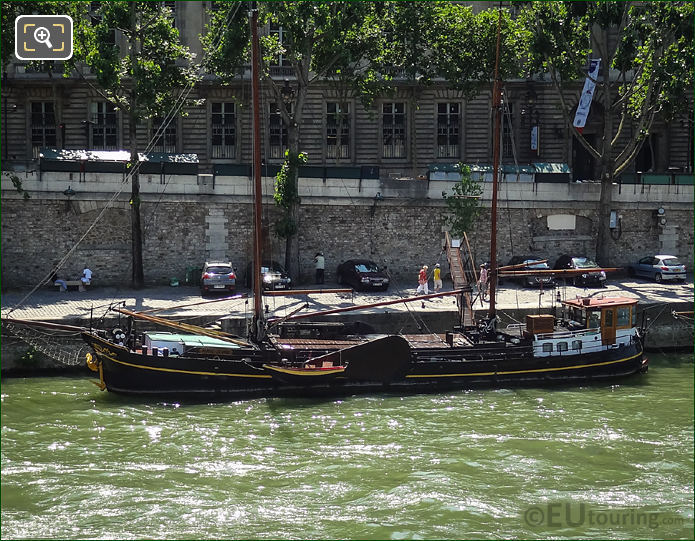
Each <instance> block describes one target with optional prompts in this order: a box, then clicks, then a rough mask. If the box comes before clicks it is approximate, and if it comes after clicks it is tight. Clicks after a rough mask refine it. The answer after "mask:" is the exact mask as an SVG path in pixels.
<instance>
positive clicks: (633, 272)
mask: <svg viewBox="0 0 695 541" xmlns="http://www.w3.org/2000/svg"><path fill="white" fill-rule="evenodd" d="M627 274H628V276H632V277H634V276H635V269H633V268H632V267H628V268H627Z"/></svg>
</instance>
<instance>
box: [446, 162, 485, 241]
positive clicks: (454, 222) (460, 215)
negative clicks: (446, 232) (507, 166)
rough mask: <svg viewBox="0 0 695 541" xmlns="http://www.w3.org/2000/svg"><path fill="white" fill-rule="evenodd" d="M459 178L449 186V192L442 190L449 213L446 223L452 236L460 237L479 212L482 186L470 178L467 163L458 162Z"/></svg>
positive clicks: (468, 228) (468, 229) (467, 229)
mask: <svg viewBox="0 0 695 541" xmlns="http://www.w3.org/2000/svg"><path fill="white" fill-rule="evenodd" d="M459 169H460V171H461V180H459V181H458V182H457V183H456V184H454V185H453V186H452V187H451V191H452V193H451V194H447V193H446V192H442V197H443V198H444V200H445V201H446V206H447V209H448V210H449V214H448V216H447V217H446V223H447V225H448V226H449V227H450V229H451V234H452V236H454V237H458V238H460V237H462V236H463V234H464V233H467V232H468V231H470V228H471V226H472V225H473V223H474V222H475V219H476V218H477V217H478V214H480V208H481V207H480V196H481V195H482V194H483V187H482V186H481V184H480V182H477V181H475V180H473V179H472V178H471V170H470V168H469V167H468V166H467V165H463V164H459Z"/></svg>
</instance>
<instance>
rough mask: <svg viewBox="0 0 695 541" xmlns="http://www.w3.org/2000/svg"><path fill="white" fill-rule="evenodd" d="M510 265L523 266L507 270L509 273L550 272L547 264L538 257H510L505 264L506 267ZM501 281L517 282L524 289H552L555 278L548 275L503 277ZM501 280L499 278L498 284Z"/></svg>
mask: <svg viewBox="0 0 695 541" xmlns="http://www.w3.org/2000/svg"><path fill="white" fill-rule="evenodd" d="M511 265H524V266H523V267H518V268H515V269H509V270H511V271H525V272H533V271H534V270H542V271H547V270H550V267H549V266H548V264H547V263H546V262H544V261H543V260H542V259H541V258H539V257H531V256H519V255H517V256H514V257H512V258H511V259H510V260H509V263H507V266H511ZM503 279H504V280H509V281H514V282H518V283H520V284H522V285H524V286H526V287H553V286H554V285H555V278H554V277H553V276H552V275H551V274H549V273H540V274H528V275H520V276H505V277H504V278H503ZM503 279H502V278H500V280H499V283H500V284H501V283H502V280H503Z"/></svg>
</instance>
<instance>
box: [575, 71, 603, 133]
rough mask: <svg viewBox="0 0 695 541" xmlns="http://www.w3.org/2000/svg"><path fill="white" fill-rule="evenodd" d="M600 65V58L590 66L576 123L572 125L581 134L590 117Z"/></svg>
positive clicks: (576, 115) (580, 99)
mask: <svg viewBox="0 0 695 541" xmlns="http://www.w3.org/2000/svg"><path fill="white" fill-rule="evenodd" d="M600 65H601V59H600V58H595V59H593V60H592V61H591V64H590V65H589V76H588V77H587V78H586V80H585V81H584V88H583V89H582V95H581V97H580V98H579V104H578V105H577V112H576V114H575V115H574V122H573V123H572V125H573V126H574V127H575V128H577V131H578V132H579V133H581V132H582V130H583V129H584V126H585V125H586V118H587V117H588V116H589V109H590V108H591V100H592V99H593V97H594V88H596V83H595V81H596V79H597V78H598V70H599V67H600Z"/></svg>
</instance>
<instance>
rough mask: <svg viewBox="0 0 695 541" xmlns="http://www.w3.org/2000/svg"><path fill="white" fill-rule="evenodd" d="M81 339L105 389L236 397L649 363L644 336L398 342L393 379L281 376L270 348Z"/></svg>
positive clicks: (430, 386)
mask: <svg viewBox="0 0 695 541" xmlns="http://www.w3.org/2000/svg"><path fill="white" fill-rule="evenodd" d="M394 338H396V337H389V340H390V341H391V342H393V341H394ZM83 339H84V340H85V341H86V342H87V343H88V344H89V345H90V346H91V348H92V350H93V351H94V353H95V356H96V359H97V363H96V364H97V365H98V366H99V368H98V370H99V374H100V378H101V380H102V385H103V386H104V387H105V388H106V389H107V390H109V391H111V392H115V393H121V394H131V395H147V396H176V397H195V396H205V397H214V398H231V399H233V398H242V397H257V396H339V395H346V394H357V393H368V392H396V393H409V392H437V391H443V390H454V389H472V388H479V387H488V388H489V387H492V388H500V387H515V386H544V385H562V384H577V383H582V382H588V381H601V380H612V379H617V378H623V377H627V376H631V375H633V374H636V373H638V372H641V371H644V370H645V368H646V367H645V359H644V357H643V351H642V345H641V343H640V342H639V341H634V342H631V343H630V344H629V345H627V346H621V347H617V348H614V349H609V350H606V351H603V352H600V353H594V354H584V355H576V354H575V355H562V356H561V355H558V356H548V357H542V358H534V357H533V355H532V353H531V348H530V347H527V346H523V345H522V346H519V345H516V346H511V345H509V346H506V345H505V346H500V345H494V344H493V345H486V344H481V345H474V346H471V347H466V348H463V347H462V348H457V347H453V348H439V349H432V348H427V349H418V348H410V349H407V350H405V349H403V348H393V347H392V348H391V349H390V351H393V352H395V353H396V354H397V355H401V356H402V355H406V356H407V358H406V359H405V360H400V361H399V362H398V365H399V370H391V371H390V372H391V373H392V376H391V377H390V378H384V376H383V374H384V371H379V370H375V373H379V374H380V376H379V378H375V379H372V380H370V379H369V378H365V377H364V370H360V372H359V373H357V372H355V375H354V376H351V375H350V373H351V372H350V365H349V361H348V364H347V369H346V370H345V371H344V373H335V374H333V375H332V376H331V377H330V378H325V377H305V378H299V377H297V378H278V377H277V374H275V377H274V374H273V372H272V371H271V370H269V369H268V368H267V367H264V366H263V365H264V364H267V363H269V362H270V363H273V364H275V365H277V364H278V362H281V360H280V359H278V358H277V353H276V351H275V350H271V349H268V350H259V349H255V348H240V349H238V350H235V351H234V353H233V355H229V356H228V358H220V357H186V356H181V357H175V356H169V357H163V356H153V355H146V354H142V353H136V352H133V351H130V350H128V348H126V347H124V346H119V345H115V344H113V343H111V342H109V341H108V340H106V339H104V338H102V337H99V336H97V335H95V334H93V333H89V332H85V333H83ZM404 342H405V341H404ZM390 345H391V346H393V345H394V344H393V343H391V344H390ZM399 349H400V351H399ZM364 351H365V353H367V354H368V356H367V357H365V358H363V359H361V360H360V363H362V365H363V366H367V365H369V364H371V365H374V366H377V365H379V364H384V363H386V364H388V365H389V366H391V365H393V361H392V360H386V361H384V359H386V358H387V356H388V355H389V353H388V351H389V350H384V348H375V347H370V348H368V349H365V350H364ZM370 352H373V354H370Z"/></svg>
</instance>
